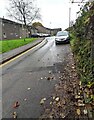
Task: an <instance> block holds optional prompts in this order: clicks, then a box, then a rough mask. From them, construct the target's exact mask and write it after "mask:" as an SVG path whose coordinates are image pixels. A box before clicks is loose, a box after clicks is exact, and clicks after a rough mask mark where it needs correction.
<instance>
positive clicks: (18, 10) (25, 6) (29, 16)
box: [7, 0, 41, 25]
mask: <svg viewBox="0 0 94 120" xmlns="http://www.w3.org/2000/svg"><path fill="white" fill-rule="evenodd" d="M7 11H8V15H9V16H10V17H13V18H15V20H17V21H19V22H22V23H24V25H28V24H30V23H32V21H33V20H35V19H41V15H40V12H39V8H37V7H35V6H34V0H10V8H9V9H7Z"/></svg>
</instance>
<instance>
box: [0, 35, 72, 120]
mask: <svg viewBox="0 0 94 120" xmlns="http://www.w3.org/2000/svg"><path fill="white" fill-rule="evenodd" d="M46 39H47V40H48V42H47V44H46V45H44V46H43V47H42V48H40V49H38V50H37V51H30V52H28V53H27V54H25V55H23V56H21V57H20V58H19V59H17V60H15V61H12V62H11V63H9V64H7V65H5V66H4V67H3V69H2V111H3V114H2V115H3V118H12V117H13V115H12V114H13V112H15V111H16V112H17V116H18V118H39V117H40V115H41V114H42V113H43V111H44V108H43V105H40V101H41V99H42V98H46V99H47V100H46V102H48V103H49V101H50V99H51V96H52V94H53V93H54V87H55V85H56V84H58V82H59V77H60V76H61V75H62V73H63V69H64V66H65V65H66V54H68V53H70V45H69V44H62V45H55V42H54V37H51V38H46ZM48 77H49V78H50V79H51V80H47V79H48ZM52 78H53V79H52ZM28 88H30V90H28ZM15 101H19V103H20V106H19V107H18V108H16V109H15V108H13V104H14V103H15Z"/></svg>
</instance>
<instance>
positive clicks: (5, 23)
mask: <svg viewBox="0 0 94 120" xmlns="http://www.w3.org/2000/svg"><path fill="white" fill-rule="evenodd" d="M25 37H28V34H27V29H26V28H25V26H24V25H22V24H20V23H17V22H14V21H11V20H7V19H4V18H0V40H5V39H18V38H25Z"/></svg>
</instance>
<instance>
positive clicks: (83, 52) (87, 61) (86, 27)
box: [70, 2, 94, 85]
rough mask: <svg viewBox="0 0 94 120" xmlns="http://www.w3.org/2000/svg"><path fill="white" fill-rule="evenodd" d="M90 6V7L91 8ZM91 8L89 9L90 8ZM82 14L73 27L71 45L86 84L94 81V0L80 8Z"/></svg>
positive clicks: (79, 71) (81, 78)
mask: <svg viewBox="0 0 94 120" xmlns="http://www.w3.org/2000/svg"><path fill="white" fill-rule="evenodd" d="M89 7H90V8H89ZM88 8H89V9H88ZM80 13H81V16H80V17H79V18H78V19H77V20H76V23H75V25H74V26H73V27H71V29H70V32H71V36H72V40H71V46H72V50H73V53H74V58H75V61H76V65H77V71H78V75H79V78H80V80H81V81H82V83H83V84H85V85H88V84H89V85H90V84H91V85H92V84H93V83H94V75H93V72H94V71H93V68H94V61H93V57H94V56H92V52H94V51H92V49H93V48H92V44H94V42H93V41H94V35H93V33H94V21H93V20H92V18H94V2H92V3H87V4H86V5H85V6H84V7H83V9H81V10H80Z"/></svg>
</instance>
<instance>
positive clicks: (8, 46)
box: [0, 38, 36, 54]
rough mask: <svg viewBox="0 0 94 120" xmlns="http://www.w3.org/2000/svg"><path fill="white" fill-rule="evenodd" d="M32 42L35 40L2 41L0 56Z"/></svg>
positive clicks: (0, 43) (0, 42)
mask: <svg viewBox="0 0 94 120" xmlns="http://www.w3.org/2000/svg"><path fill="white" fill-rule="evenodd" d="M34 40H36V38H26V39H25V40H24V39H15V40H2V41H0V54H1V53H4V52H8V51H10V50H13V49H15V48H18V47H20V46H23V45H26V44H28V43H31V42H32V41H34Z"/></svg>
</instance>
